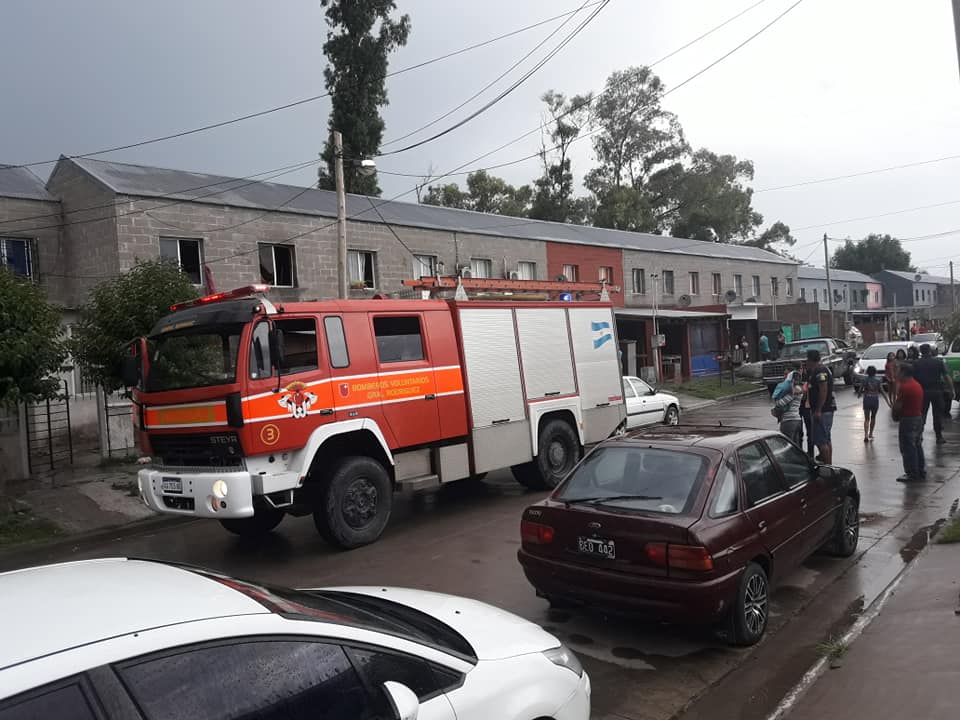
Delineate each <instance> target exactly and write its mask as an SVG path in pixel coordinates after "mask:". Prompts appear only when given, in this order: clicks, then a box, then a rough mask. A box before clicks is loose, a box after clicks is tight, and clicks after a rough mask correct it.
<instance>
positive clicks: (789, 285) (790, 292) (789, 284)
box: [787, 278, 793, 297]
mask: <svg viewBox="0 0 960 720" xmlns="http://www.w3.org/2000/svg"><path fill="white" fill-rule="evenodd" d="M787 297H793V278H787Z"/></svg>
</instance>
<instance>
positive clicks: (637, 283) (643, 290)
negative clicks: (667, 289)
mask: <svg viewBox="0 0 960 720" xmlns="http://www.w3.org/2000/svg"><path fill="white" fill-rule="evenodd" d="M633 293H634V295H646V294H647V272H646V270H644V269H643V268H634V269H633Z"/></svg>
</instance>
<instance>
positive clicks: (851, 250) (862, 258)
mask: <svg viewBox="0 0 960 720" xmlns="http://www.w3.org/2000/svg"><path fill="white" fill-rule="evenodd" d="M830 267H835V268H837V269H838V270H855V271H856V272H861V273H863V274H865V275H873V274H874V273H877V272H880V271H881V270H903V271H906V272H916V268H915V267H914V266H913V265H912V264H911V263H910V253H909V252H907V251H906V250H904V249H903V245H902V244H901V243H900V241H899V240H897V238H895V237H891V236H890V235H876V234H873V233H871V234H870V235H868V236H867V237H865V238H863V239H862V240H857V241H856V242H854V241H853V240H850V239H849V238H848V239H847V241H846V242H844V243H843V245H842V246H840V247H838V248H837V249H836V250H835V251H834V253H833V257H831V258H830Z"/></svg>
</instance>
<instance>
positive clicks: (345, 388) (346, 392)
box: [340, 383, 350, 398]
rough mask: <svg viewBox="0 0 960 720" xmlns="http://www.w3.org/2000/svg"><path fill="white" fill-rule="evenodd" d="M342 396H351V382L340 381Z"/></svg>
mask: <svg viewBox="0 0 960 720" xmlns="http://www.w3.org/2000/svg"><path fill="white" fill-rule="evenodd" d="M340 397H344V398H345V397H350V383H340Z"/></svg>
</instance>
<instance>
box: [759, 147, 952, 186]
mask: <svg viewBox="0 0 960 720" xmlns="http://www.w3.org/2000/svg"><path fill="white" fill-rule="evenodd" d="M947 160H960V155H945V156H944V157H939V158H933V159H932V160H919V161H917V162H911V163H903V164H902V165H889V166H887V167H882V168H875V169H873V170H864V171H862V172H855V173H849V174H847V175H833V176H831V177H825V178H818V179H816V180H802V181H800V182H795V183H790V184H789V185H776V186H774V187H768V188H761V189H760V190H754V191H753V194H754V195H756V194H758V193H765V192H774V191H776V190H790V189H792V188H798V187H806V186H807V185H820V184H821V183H828V182H834V181H836V180H849V179H850V178H858V177H864V176H866V175H877V174H879V173H885V172H892V171H894V170H904V169H906V168H912V167H920V166H922V165H932V164H934V163H941V162H946V161H947Z"/></svg>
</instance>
